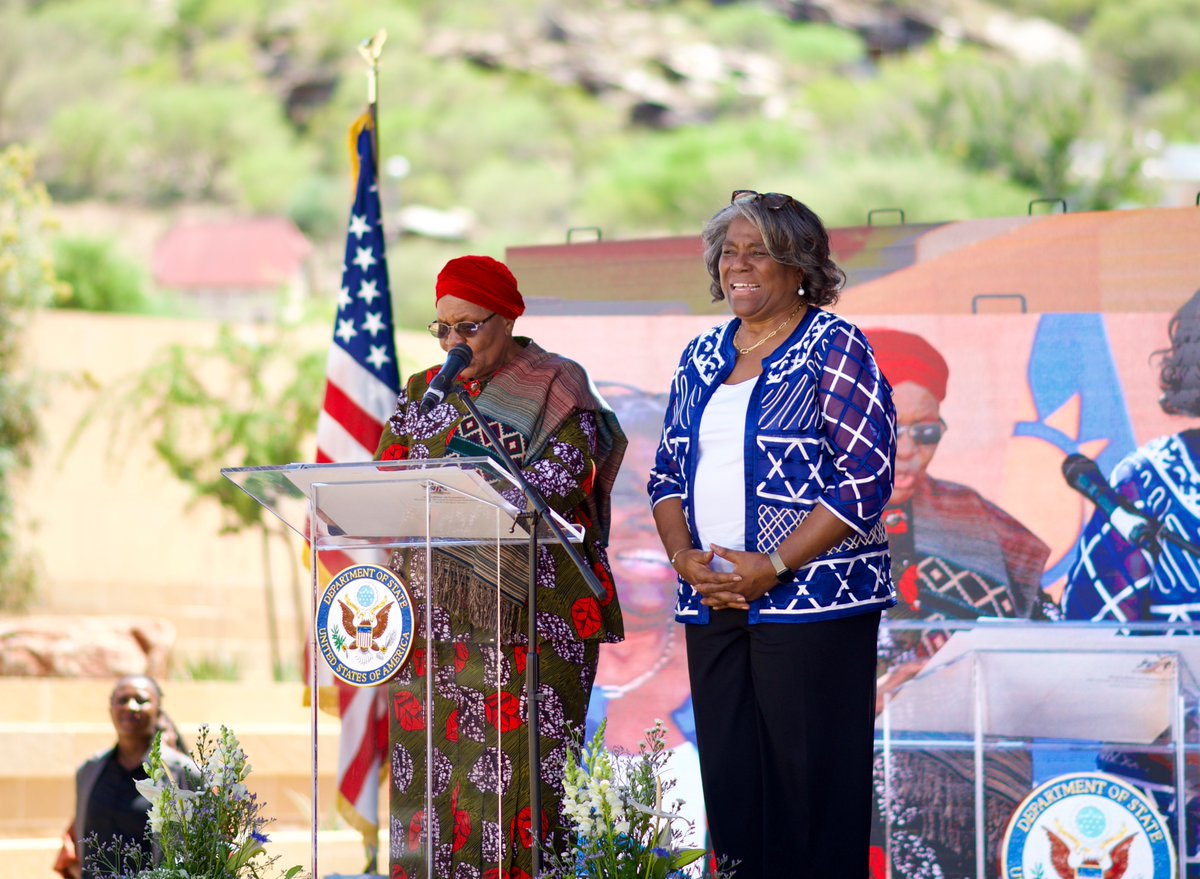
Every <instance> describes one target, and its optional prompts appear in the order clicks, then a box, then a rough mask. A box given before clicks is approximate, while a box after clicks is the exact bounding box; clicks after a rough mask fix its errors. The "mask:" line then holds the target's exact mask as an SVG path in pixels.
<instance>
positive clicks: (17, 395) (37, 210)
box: [0, 146, 61, 611]
mask: <svg viewBox="0 0 1200 879" xmlns="http://www.w3.org/2000/svg"><path fill="white" fill-rule="evenodd" d="M33 165H34V162H33V154H32V153H31V152H29V151H28V150H27V149H24V148H22V147H20V146H10V147H8V148H6V149H4V150H2V151H0V610H8V611H12V610H20V609H22V608H23V607H25V606H26V605H27V604H28V603H29V602H30V601H31V600H32V598H33V580H32V568H31V563H30V561H29V559H27V558H26V557H25V556H24V555H23V554H22V552H21V551H20V547H19V545H18V529H17V524H16V518H15V516H14V509H13V488H14V483H15V482H16V480H17V479H18V478H19V477H20V475H21V474H22V472H24V471H25V470H26V469H27V468H28V466H29V463H30V454H31V453H32V451H33V448H34V445H35V443H36V442H37V438H38V433H39V427H38V422H37V411H36V403H37V399H38V395H37V385H36V382H35V380H34V378H33V377H32V376H31V375H29V374H28V373H27V372H26V370H25V369H24V368H23V365H22V351H21V341H22V338H23V335H24V333H25V331H26V328H27V326H28V322H29V318H30V316H31V315H32V314H33V312H34V311H35V310H36V309H37V308H38V307H40V306H41V305H43V304H45V303H46V302H48V301H50V299H51V298H52V297H53V296H55V295H56V294H58V293H60V292H61V290H60V285H59V282H58V280H57V279H56V278H55V275H54V265H53V262H52V261H51V257H50V246H51V245H50V241H51V231H52V221H51V218H50V198H49V196H48V195H47V194H46V191H45V189H44V188H43V187H42V186H41V185H40V184H39V183H37V182H36V180H35V179H34V175H33Z"/></svg>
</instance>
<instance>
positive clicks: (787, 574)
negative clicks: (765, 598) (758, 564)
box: [767, 552, 792, 583]
mask: <svg viewBox="0 0 1200 879" xmlns="http://www.w3.org/2000/svg"><path fill="white" fill-rule="evenodd" d="M767 558H769V559H770V560H771V564H772V565H773V566H774V567H775V579H776V580H778V581H779V582H780V583H786V582H787V581H788V580H790V579H792V569H791V568H789V567H788V566H787V563H786V562H784V560H783V559H782V558H780V556H779V553H778V552H772V553H771V554H770V555H769V556H767Z"/></svg>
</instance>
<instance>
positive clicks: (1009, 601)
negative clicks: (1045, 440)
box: [864, 329, 1060, 879]
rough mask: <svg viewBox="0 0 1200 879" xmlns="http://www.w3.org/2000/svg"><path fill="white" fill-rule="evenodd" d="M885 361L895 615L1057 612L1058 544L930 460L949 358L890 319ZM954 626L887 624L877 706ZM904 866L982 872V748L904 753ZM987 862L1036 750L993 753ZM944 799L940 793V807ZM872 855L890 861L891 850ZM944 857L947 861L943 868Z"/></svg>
mask: <svg viewBox="0 0 1200 879" xmlns="http://www.w3.org/2000/svg"><path fill="white" fill-rule="evenodd" d="M864 332H865V333H866V336H867V339H868V340H869V341H870V343H871V347H872V349H873V350H874V352H875V362H876V363H878V364H879V368H880V370H881V371H882V372H883V374H884V376H886V377H887V379H888V381H889V382H890V383H891V385H892V399H893V400H894V401H895V404H896V479H895V483H894V488H893V490H892V497H891V500H890V501H889V503H888V508H887V510H886V512H885V513H884V523H885V525H886V527H887V529H888V546H889V549H890V550H891V556H892V578H893V579H894V580H895V582H896V587H897V592H898V593H899V597H900V601H899V603H898V604H897V606H896V607H894V608H891V609H889V610H888V611H886V612H885V616H886V618H887V619H888V620H889V621H892V622H896V621H903V620H906V619H908V620H918V619H919V620H939V619H976V618H978V617H1017V618H1023V619H1057V618H1059V616H1060V615H1059V613H1058V609H1057V608H1056V607H1055V605H1054V602H1053V601H1052V600H1051V599H1050V598H1049V596H1047V595H1046V594H1045V593H1044V592H1043V591H1042V588H1041V575H1042V569H1043V567H1044V566H1045V563H1046V558H1047V557H1048V555H1049V553H1050V549H1049V547H1048V546H1046V544H1045V543H1043V542H1042V541H1041V540H1040V539H1038V538H1037V537H1036V536H1035V535H1034V534H1033V533H1031V532H1030V531H1029V530H1028V529H1027V528H1025V527H1024V526H1023V525H1021V523H1019V522H1018V521H1017V520H1016V519H1014V518H1013V517H1012V516H1010V515H1009V514H1008V513H1006V512H1004V510H1002V509H1000V508H999V507H998V506H996V505H995V504H993V503H991V502H990V501H988V500H987V499H986V498H984V497H983V496H982V495H980V494H979V493H978V492H977V491H975V490H974V489H972V488H969V487H967V486H965V485H959V484H957V483H953V482H947V481H945V480H941V479H937V478H935V477H933V476H931V475H930V474H929V472H928V471H929V465H930V463H931V462H932V461H933V458H934V455H935V454H936V453H937V449H938V444H939V443H940V442H941V441H942V438H943V437H944V436H945V434H946V432H947V430H948V429H949V427H950V426H949V425H947V424H946V422H945V421H944V420H943V418H942V414H941V404H942V403H943V402H944V401H945V399H946V392H947V387H948V385H949V380H950V368H949V366H948V365H947V364H946V361H945V359H944V358H943V357H942V355H941V354H940V353H939V352H938V350H937V349H936V348H934V347H933V345H931V344H930V343H929V342H928V341H927V340H926V339H924V338H922V337H921V336H918V335H916V334H915V333H908V332H902V331H899V330H891V329H866V330H864ZM948 637H949V633H948V632H942V631H924V632H916V631H913V632H906V631H902V630H900V631H897V630H889V629H888V628H887V627H884V629H883V630H882V631H881V633H880V647H879V670H880V673H881V677H880V685H879V690H878V701H877V709H879V708H882V705H883V699H884V696H885V694H886V693H887V692H889V691H890V690H893V689H895V688H896V687H898V686H899V685H900V684H902V683H903V682H904V681H906V680H908V679H909V678H911V677H912V676H913V675H915V674H916V673H917V672H918V671H919V670H920V669H921V668H922V667H923V666H924V665H925V663H926V662H928V660H929V658H930V657H931V656H932V655H933V654H934V653H935V652H936V651H937V650H938V649H939V648H940V647H941V646H942V645H943V644H944V643H945V641H946V639H947V638H948ZM893 759H894V763H893V766H894V776H893V785H894V786H893V790H892V792H891V810H892V827H893V832H892V839H891V851H892V870H893V875H901V876H936V875H941V876H943V877H945V879H964V877H967V876H974V875H975V851H974V850H975V842H974V840H975V815H974V781H973V779H974V767H973V765H972V760H973V755H971V754H970V753H967V752H943V753H938V754H937V755H936V756H935V755H932V754H929V753H924V752H914V751H907V752H900V753H897V754H896V755H894V758H893ZM985 775H986V781H985V783H986V785H987V811H988V847H989V855H988V863H995V862H996V859H995V858H994V857H992V854H991V853H992V852H995V851H996V850H997V849H996V848H995V847H996V846H997V845H998V844H999V837H1000V834H1001V833H1002V832H1003V829H1004V822H1005V821H1007V819H1008V816H1009V814H1010V813H1011V811H1012V809H1013V808H1015V806H1016V804H1017V803H1018V802H1020V800H1021V798H1022V797H1024V795H1025V794H1026V793H1028V785H1029V780H1030V778H1031V777H1032V774H1031V766H1030V763H1029V759H1028V756H1027V755H1024V754H1017V753H1007V752H1005V753H1002V754H1000V755H992V756H989V758H988V762H987V765H986V768H985ZM876 790H877V793H878V794H879V796H878V798H877V807H878V808H877V812H876V818H875V822H876V823H875V828H874V840H873V845H877V846H880V848H882V844H883V833H884V831H883V821H882V813H883V808H884V799H883V796H882V792H883V773H882V764H881V761H877V763H876ZM935 804H937V805H936V806H935ZM872 863H873V864H878V865H880V866H882V853H881V852H880V853H879V855H878V857H876V858H874V859H873V861H872ZM935 867H936V868H938V869H939V870H940V872H937V871H935V869H934V868H935Z"/></svg>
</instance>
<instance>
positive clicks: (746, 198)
mask: <svg viewBox="0 0 1200 879" xmlns="http://www.w3.org/2000/svg"><path fill="white" fill-rule="evenodd" d="M760 201H761V202H762V203H763V206H764V207H765V208H766V209H767V210H770V211H778V210H782V209H783V208H785V207H787V206H788V205H789V204H792V203H793V202H795V201H796V200H795V199H794V198H792V197H791V196H790V195H787V194H785V193H782V192H755V191H754V190H753V189H735V190H734V191H733V195H732V196H731V197H730V199H729V203H730V204H753V203H755V202H760Z"/></svg>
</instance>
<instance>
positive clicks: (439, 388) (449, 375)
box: [417, 342, 475, 415]
mask: <svg viewBox="0 0 1200 879" xmlns="http://www.w3.org/2000/svg"><path fill="white" fill-rule="evenodd" d="M474 356H475V352H473V351H472V350H471V346H470V345H468V344H467V343H466V342H459V343H458V344H457V345H455V346H454V347H453V348H451V349H450V351H449V352H448V353H447V354H446V362H445V363H443V364H442V368H441V369H439V370H438V374H437V375H435V376H434V377H433V381H431V382H430V383H429V390H427V391H426V392H425V396H424V397H422V398H421V407H420V409H418V410H417V411H418V412H419V413H420V414H421V415H424V414H425V413H426V412H428V411H429V410H430V409H432V408H433V407H434V406H436V405H437V404H438V403H440V402H442V400H444V399H445V397H446V394H447V393H449V391H450V387H451V386H452V385H453V384H454V380H455V379H456V378H458V375H459V373H461V372H462V371H463V370H464V369H466V368H467V367H468V366H469V365H470V363H471V358H472V357H474Z"/></svg>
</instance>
